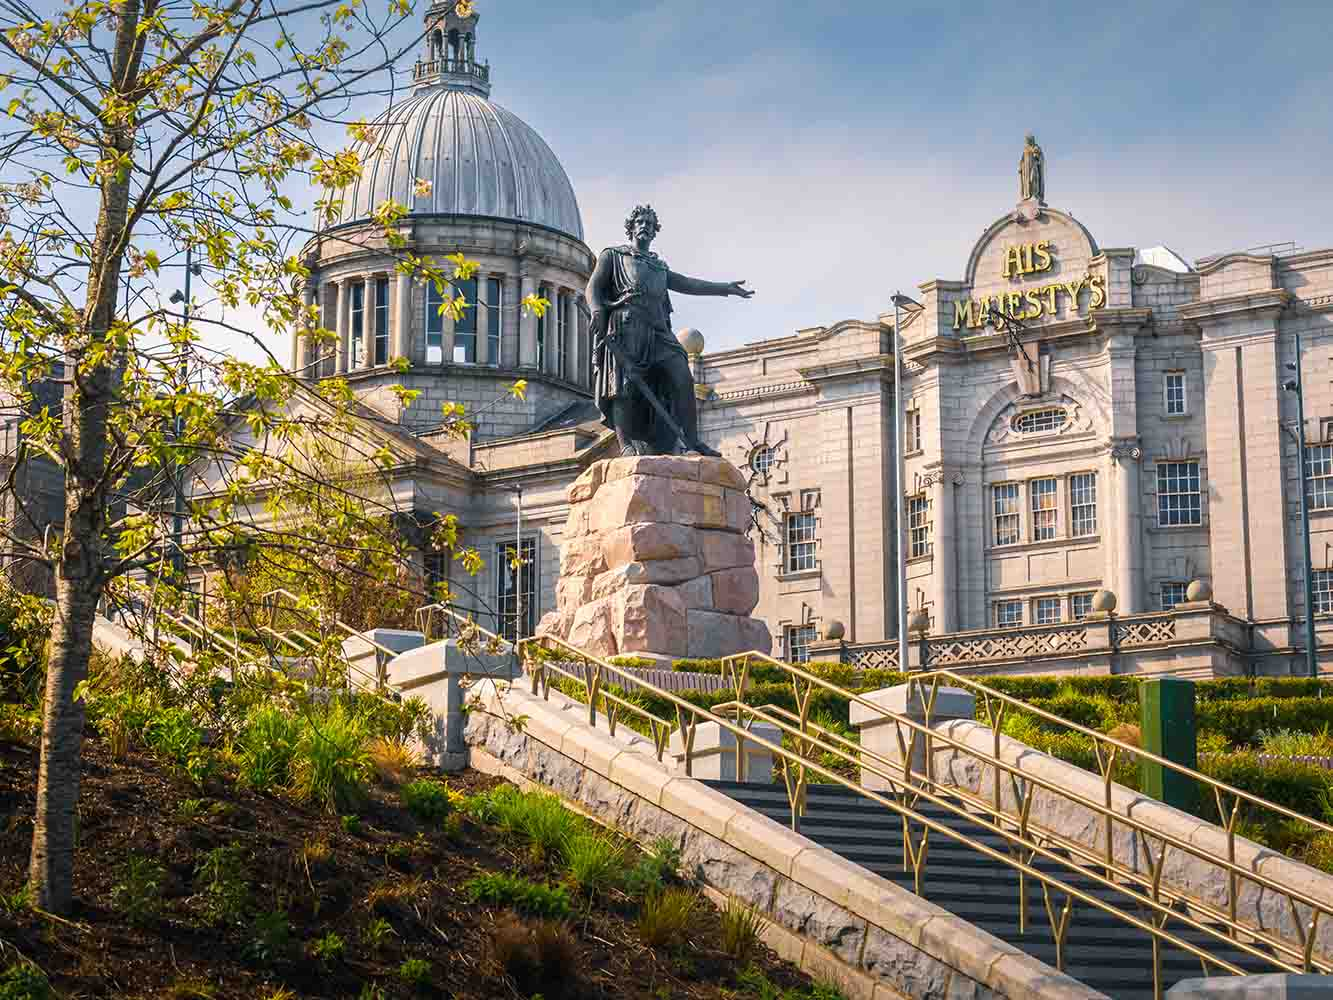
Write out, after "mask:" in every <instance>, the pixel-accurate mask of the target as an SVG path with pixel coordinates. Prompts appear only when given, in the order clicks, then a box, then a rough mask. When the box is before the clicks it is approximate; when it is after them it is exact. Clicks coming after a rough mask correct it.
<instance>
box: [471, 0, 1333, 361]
mask: <svg viewBox="0 0 1333 1000" xmlns="http://www.w3.org/2000/svg"><path fill="white" fill-rule="evenodd" d="M477 6H478V8H479V10H480V11H481V14H482V20H481V23H480V27H479V29H478V54H479V56H480V57H482V58H485V59H488V60H489V61H490V62H491V66H492V80H493V84H494V88H493V93H492V98H493V99H494V100H495V101H496V102H497V103H500V104H502V105H504V106H506V107H508V108H510V109H511V110H513V111H514V112H516V113H517V114H518V115H520V116H521V117H522V118H524V119H525V120H526V121H528V122H529V123H530V124H532V125H533V126H534V127H536V128H537V129H538V131H540V132H541V133H542V135H543V137H544V138H545V139H546V140H547V142H548V143H549V144H550V145H551V147H552V148H553V149H554V150H555V151H556V153H557V155H558V156H559V157H560V159H561V161H562V162H563V163H564V165H565V169H566V171H567V172H568V173H569V175H570V179H571V180H572V181H573V183H574V187H575V190H576V191H577V193H578V196H579V202H580V205H581V207H582V210H583V216H584V223H585V228H586V230H587V240H588V242H589V244H590V245H591V246H592V247H593V249H594V250H596V249H600V248H601V247H602V246H605V245H607V244H609V243H612V242H618V241H619V240H620V239H621V235H620V221H621V220H622V219H623V217H624V215H625V212H626V210H627V209H628V208H629V207H631V206H632V205H633V204H634V203H635V202H637V201H650V202H652V203H653V204H654V205H655V206H656V207H657V209H658V211H659V213H660V214H661V216H662V221H663V224H664V229H663V232H662V235H661V237H660V239H659V244H658V249H659V250H660V251H661V252H662V253H663V255H664V256H666V257H667V259H668V261H669V262H670V263H671V264H672V266H673V267H675V268H676V269H677V270H681V271H684V272H686V273H689V274H694V275H697V276H700V277H709V278H716V279H731V278H747V279H749V281H750V283H751V284H752V286H753V287H755V288H756V289H757V291H758V294H757V296H756V297H755V298H754V299H753V300H751V301H749V302H742V301H740V300H737V299H727V300H715V299H684V298H682V299H679V300H678V301H677V303H676V319H677V320H678V321H679V322H681V323H682V324H689V325H695V326H698V327H699V328H700V329H702V330H703V331H704V333H705V335H706V336H707V339H708V345H709V349H710V350H714V349H720V348H724V347H733V346H738V345H740V344H742V343H745V342H747V341H752V340H756V339H760V338H765V337H773V336H779V335H783V334H786V333H789V332H791V331H792V330H795V329H797V328H801V327H806V326H815V325H823V324H827V323H831V322H835V321H837V320H839V319H843V318H848V317H858V318H871V317H873V316H875V315H876V314H878V313H879V312H880V311H881V310H883V309H884V308H886V303H887V300H888V294H889V293H890V292H891V291H892V290H893V289H894V288H895V287H897V286H901V287H903V288H904V289H909V288H911V287H913V286H915V285H916V284H917V283H919V282H922V281H926V280H929V279H930V278H934V277H945V278H956V277H959V276H961V272H962V270H963V267H964V264H965V261H966V257H967V253H968V251H969V250H970V248H971V245H972V242H973V241H974V240H975V238H976V237H977V236H978V235H979V234H980V232H981V231H982V229H983V228H985V226H987V225H988V224H989V223H990V222H992V221H993V220H994V219H995V218H996V217H998V216H999V215H1000V214H1002V213H1003V212H1005V211H1007V210H1008V209H1010V208H1012V206H1013V203H1014V201H1015V200H1016V198H1017V191H1016V183H1017V182H1016V173H1015V169H1016V164H1017V158H1018V156H1019V154H1020V152H1021V150H1022V144H1023V136H1024V133H1025V132H1026V131H1028V130H1031V131H1034V132H1035V133H1036V135H1037V138H1038V140H1039V141H1040V142H1041V144H1042V146H1043V148H1044V150H1045V152H1046V156H1047V163H1048V170H1047V198H1048V201H1049V202H1050V203H1051V204H1052V205H1053V206H1055V207H1058V208H1063V209H1066V210H1068V211H1070V212H1072V213H1073V214H1074V215H1075V216H1076V217H1078V218H1079V219H1081V220H1082V221H1083V222H1084V223H1085V224H1086V225H1087V226H1088V227H1089V228H1090V229H1091V230H1092V232H1093V234H1094V235H1095V236H1096V237H1097V239H1098V241H1099V243H1100V244H1101V245H1102V246H1107V247H1115V246H1139V247H1146V246H1151V245H1154V244H1158V243H1165V244H1167V245H1169V246H1171V247H1172V248H1174V249H1176V250H1177V251H1178V252H1180V253H1181V254H1182V255H1184V256H1185V257H1186V258H1187V259H1193V258H1195V257H1198V256H1202V255H1204V254H1208V253H1214V252H1218V251H1222V250H1228V249H1238V248H1242V247H1246V246H1251V245H1256V244H1261V243H1270V242H1279V241H1286V240H1294V241H1296V242H1297V243H1299V244H1301V245H1303V246H1305V247H1320V246H1328V245H1333V197H1330V193H1331V192H1330V187H1331V185H1330V178H1331V177H1333V60H1331V59H1329V57H1328V54H1327V39H1328V38H1329V36H1330V29H1333V4H1330V3H1327V2H1308V3H1275V4H1268V5H1264V6H1262V7H1256V6H1255V5H1254V4H1252V3H1206V2H1205V3H1202V4H1201V3H1199V2H1197V0H1195V2H1190V3H1183V2H1163V0H1157V2H1153V3H1140V2H1128V3H1123V2H1122V3H1119V4H1107V5H1100V6H1095V5H1077V6H1076V5H1071V4H1068V3H1062V4H1055V3H1026V4H1023V5H1018V4H980V3H959V4H947V3H885V2H874V0H823V2H777V0H725V2H705V0H672V2H665V0H664V2H653V0H624V2H610V0H567V2H565V3H561V4H551V3H545V2H543V3H539V2H536V0H478V4H477Z"/></svg>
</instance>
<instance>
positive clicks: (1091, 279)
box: [1088, 274, 1106, 312]
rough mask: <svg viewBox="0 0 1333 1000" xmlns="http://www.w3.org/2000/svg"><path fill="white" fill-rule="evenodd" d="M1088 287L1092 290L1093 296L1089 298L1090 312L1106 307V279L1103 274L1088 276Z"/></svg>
mask: <svg viewBox="0 0 1333 1000" xmlns="http://www.w3.org/2000/svg"><path fill="white" fill-rule="evenodd" d="M1088 287H1089V288H1091V289H1092V294H1091V295H1090V296H1089V297H1088V311H1089V312H1091V311H1092V310H1093V309H1100V308H1101V307H1102V306H1104V305H1106V277H1105V276H1104V275H1101V274H1091V275H1088Z"/></svg>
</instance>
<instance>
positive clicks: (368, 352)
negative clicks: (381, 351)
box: [360, 275, 375, 369]
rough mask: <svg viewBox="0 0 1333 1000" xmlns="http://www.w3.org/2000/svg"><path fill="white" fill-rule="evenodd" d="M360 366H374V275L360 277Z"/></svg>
mask: <svg viewBox="0 0 1333 1000" xmlns="http://www.w3.org/2000/svg"><path fill="white" fill-rule="evenodd" d="M360 367H361V368H363V369H364V368H374V367H375V277H374V275H367V276H366V277H364V278H362V279H361V365H360Z"/></svg>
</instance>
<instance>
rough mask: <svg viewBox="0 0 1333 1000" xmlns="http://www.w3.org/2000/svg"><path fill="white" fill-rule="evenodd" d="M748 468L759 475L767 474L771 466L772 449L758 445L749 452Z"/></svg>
mask: <svg viewBox="0 0 1333 1000" xmlns="http://www.w3.org/2000/svg"><path fill="white" fill-rule="evenodd" d="M750 468H752V469H754V471H755V472H757V473H759V475H761V476H767V475H768V473H769V470H770V469H772V468H773V449H772V448H769V447H768V446H766V445H760V446H759V447H758V448H756V449H755V450H754V451H752V452H751V453H750Z"/></svg>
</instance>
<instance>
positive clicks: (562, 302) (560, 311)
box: [555, 292, 569, 378]
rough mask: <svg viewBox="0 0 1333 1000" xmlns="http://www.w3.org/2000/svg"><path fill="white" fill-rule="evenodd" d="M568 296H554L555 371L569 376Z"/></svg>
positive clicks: (564, 294) (562, 293) (566, 376)
mask: <svg viewBox="0 0 1333 1000" xmlns="http://www.w3.org/2000/svg"><path fill="white" fill-rule="evenodd" d="M568 366H569V296H568V295H567V294H566V293H564V292H561V293H560V294H559V295H557V296H556V297H555V373H556V374H557V375H559V376H560V377H561V378H569V368H568Z"/></svg>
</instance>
